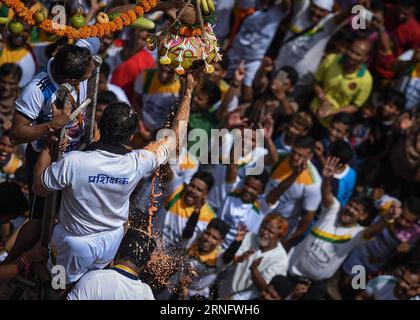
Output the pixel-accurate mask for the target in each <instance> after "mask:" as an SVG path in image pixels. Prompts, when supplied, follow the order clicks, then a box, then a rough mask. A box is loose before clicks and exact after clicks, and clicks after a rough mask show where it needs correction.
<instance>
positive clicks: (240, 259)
mask: <svg viewBox="0 0 420 320" xmlns="http://www.w3.org/2000/svg"><path fill="white" fill-rule="evenodd" d="M254 253H255V250H254V249H251V250H248V251H246V252H244V253H243V254H242V255H240V256H237V257H235V258H234V259H233V261H234V262H235V263H239V262H244V261H246V260H248V259H249V257H250V256H252V255H253V254H254Z"/></svg>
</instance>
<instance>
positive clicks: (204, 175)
mask: <svg viewBox="0 0 420 320" xmlns="http://www.w3.org/2000/svg"><path fill="white" fill-rule="evenodd" d="M192 179H199V180H202V181H204V183H205V184H206V185H207V191H208V192H210V190H211V188H213V185H214V178H213V175H212V174H211V173H209V172H206V171H198V172H197V173H195V174H194V175H193V177H192ZM192 179H191V180H192Z"/></svg>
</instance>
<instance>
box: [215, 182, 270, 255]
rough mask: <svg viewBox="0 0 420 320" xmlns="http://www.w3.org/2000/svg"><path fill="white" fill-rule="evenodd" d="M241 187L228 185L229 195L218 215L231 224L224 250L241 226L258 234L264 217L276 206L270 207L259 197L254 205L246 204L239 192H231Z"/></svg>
mask: <svg viewBox="0 0 420 320" xmlns="http://www.w3.org/2000/svg"><path fill="white" fill-rule="evenodd" d="M236 186H239V183H236V184H234V185H227V186H226V191H227V193H228V195H227V197H226V199H225V201H224V203H223V206H222V208H221V210H220V212H219V214H218V216H219V217H220V219H222V220H223V221H225V222H226V223H228V224H229V226H230V229H229V233H228V234H227V235H226V237H225V241H224V243H223V249H227V248H228V247H229V245H230V244H231V243H232V242H233V240H234V239H235V236H236V232H237V228H238V226H239V225H240V224H244V225H246V227H247V229H248V231H250V232H253V233H255V234H256V233H258V231H259V229H260V225H261V222H262V221H263V220H264V217H265V216H266V215H267V214H268V213H269V212H271V211H272V210H273V209H274V208H275V205H276V204H274V206H269V205H268V204H267V202H266V201H265V197H259V199H258V200H257V201H255V202H254V203H246V202H244V201H243V200H242V199H241V197H240V195H239V194H238V193H237V192H231V191H233V190H234V189H236Z"/></svg>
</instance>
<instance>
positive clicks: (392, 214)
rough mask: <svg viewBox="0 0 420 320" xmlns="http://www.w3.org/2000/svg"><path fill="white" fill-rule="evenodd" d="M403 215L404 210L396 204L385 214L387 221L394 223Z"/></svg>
mask: <svg viewBox="0 0 420 320" xmlns="http://www.w3.org/2000/svg"><path fill="white" fill-rule="evenodd" d="M401 214H402V208H401V205H400V204H399V203H396V202H394V203H393V204H392V205H391V208H389V210H388V212H387V213H385V216H384V218H385V220H387V221H393V220H395V219H397V218H398V217H399V216H400V215H401Z"/></svg>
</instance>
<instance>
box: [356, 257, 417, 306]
mask: <svg viewBox="0 0 420 320" xmlns="http://www.w3.org/2000/svg"><path fill="white" fill-rule="evenodd" d="M356 300H420V266H419V265H418V264H417V265H416V264H410V265H408V266H407V267H402V268H401V269H400V270H398V272H396V274H395V275H391V274H387V275H381V276H378V277H376V278H373V279H372V280H370V281H369V282H368V284H367V288H366V290H365V291H363V292H362V293H361V294H360V295H359V296H357V297H356Z"/></svg>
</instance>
